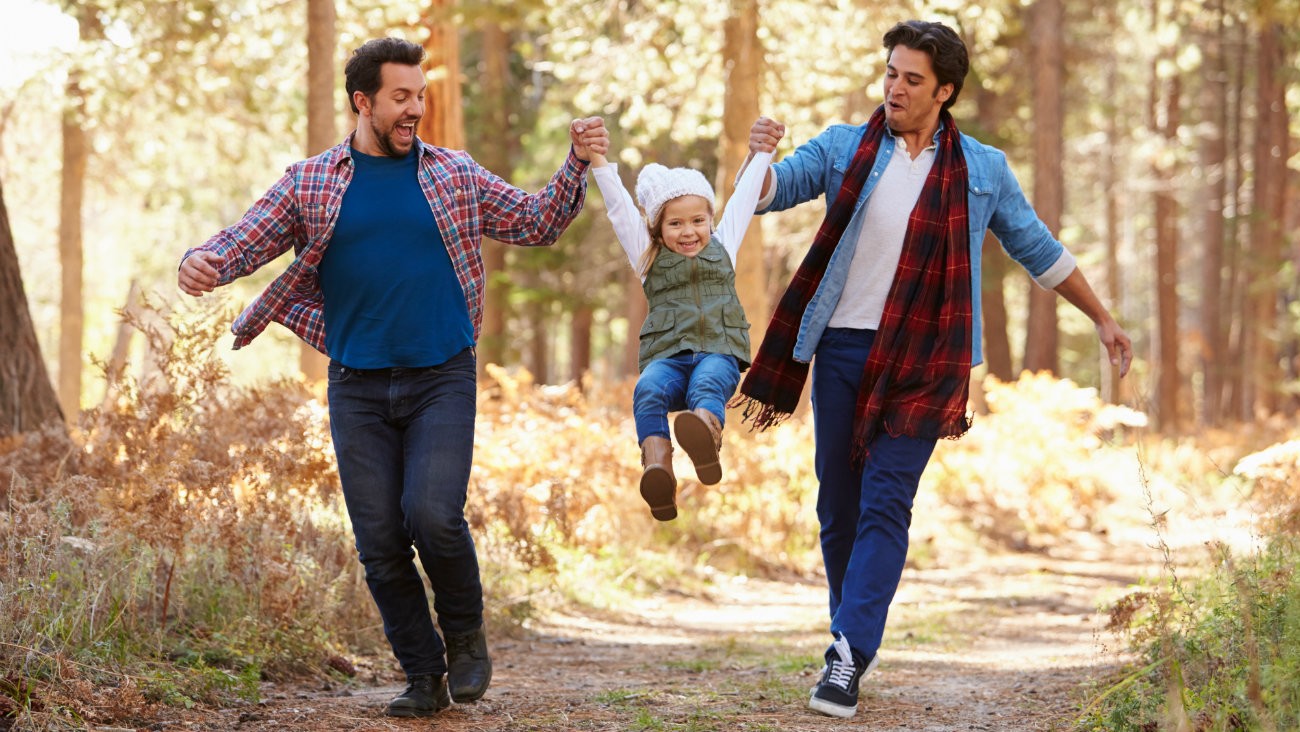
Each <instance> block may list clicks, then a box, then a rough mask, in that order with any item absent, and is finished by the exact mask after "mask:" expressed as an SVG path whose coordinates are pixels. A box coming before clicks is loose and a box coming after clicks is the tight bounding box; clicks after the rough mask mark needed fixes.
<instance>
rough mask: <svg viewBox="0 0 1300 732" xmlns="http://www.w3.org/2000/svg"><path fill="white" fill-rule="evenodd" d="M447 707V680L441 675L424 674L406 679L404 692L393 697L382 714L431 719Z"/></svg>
mask: <svg viewBox="0 0 1300 732" xmlns="http://www.w3.org/2000/svg"><path fill="white" fill-rule="evenodd" d="M449 706H451V696H450V695H449V694H447V680H446V679H445V678H444V677H443V675H442V674H424V675H422V676H412V677H410V678H408V679H407V683H406V691H403V692H402V693H401V694H398V695H397V696H395V697H393V700H392V701H390V702H388V709H386V710H385V711H384V713H385V714H387V715H388V716H390V717H432V716H433V715H434V714H436V713H437V712H439V711H441V710H443V709H446V708H447V707H449Z"/></svg>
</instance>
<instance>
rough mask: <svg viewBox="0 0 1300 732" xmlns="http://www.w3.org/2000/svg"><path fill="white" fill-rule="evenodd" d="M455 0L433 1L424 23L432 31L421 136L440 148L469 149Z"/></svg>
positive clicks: (429, 43)
mask: <svg viewBox="0 0 1300 732" xmlns="http://www.w3.org/2000/svg"><path fill="white" fill-rule="evenodd" d="M453 4H454V3H453V2H452V0H431V1H430V3H429V11H428V12H427V13H426V14H425V17H424V19H423V24H424V26H425V27H426V28H428V30H429V37H428V39H426V40H425V42H424V50H425V52H426V54H428V55H427V56H426V58H425V59H424V74H425V78H426V80H427V83H428V87H427V88H426V89H425V92H424V99H425V102H424V116H423V117H421V118H420V124H419V130H418V132H419V135H420V139H421V140H423V141H425V142H427V143H430V144H432V145H437V146H439V147H447V148H453V149H456V150H463V149H465V121H464V120H465V118H464V112H463V109H462V108H461V89H460V37H459V36H458V35H457V29H456V24H455V23H454V22H452V19H451V9H452V7H453Z"/></svg>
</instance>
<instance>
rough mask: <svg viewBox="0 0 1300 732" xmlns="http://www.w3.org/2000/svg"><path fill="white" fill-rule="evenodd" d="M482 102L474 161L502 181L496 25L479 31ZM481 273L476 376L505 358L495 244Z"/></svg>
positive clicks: (506, 310) (506, 44) (503, 90)
mask: <svg viewBox="0 0 1300 732" xmlns="http://www.w3.org/2000/svg"><path fill="white" fill-rule="evenodd" d="M482 37H483V74H482V87H483V99H482V100H481V103H482V104H483V105H484V106H485V107H486V110H485V113H484V115H483V116H484V123H485V126H486V127H487V128H488V130H489V134H488V135H487V139H489V140H494V141H495V143H494V144H488V145H483V146H482V149H480V150H476V151H475V155H476V156H477V159H478V161H479V162H480V163H482V164H483V166H484V167H485V168H487V169H488V170H490V171H492V172H493V173H496V174H497V175H500V176H503V177H507V176H509V175H510V173H511V172H512V170H513V168H514V165H513V163H512V161H511V149H512V147H513V146H512V145H510V144H507V142H506V141H507V140H512V139H513V137H514V133H513V132H512V131H511V129H510V103H511V100H510V45H511V44H510V35H509V34H508V33H507V32H506V31H505V29H504V28H502V27H501V25H500V24H499V23H492V22H488V23H485V24H484V26H483V33H482ZM483 268H484V272H485V274H486V276H487V284H486V288H487V289H486V291H485V293H484V300H483V329H482V333H481V334H480V336H479V346H478V349H479V350H478V353H479V359H478V362H479V370H480V375H481V374H482V369H483V367H484V366H486V365H487V364H489V363H495V364H501V363H504V362H505V357H506V346H507V343H506V335H505V334H506V320H507V318H508V317H509V314H510V304H509V298H510V282H509V280H508V279H506V278H505V277H504V275H503V273H504V272H505V269H506V247H505V245H503V244H501V243H500V242H497V241H492V240H484V241H483Z"/></svg>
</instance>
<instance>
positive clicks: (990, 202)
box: [759, 124, 1075, 365]
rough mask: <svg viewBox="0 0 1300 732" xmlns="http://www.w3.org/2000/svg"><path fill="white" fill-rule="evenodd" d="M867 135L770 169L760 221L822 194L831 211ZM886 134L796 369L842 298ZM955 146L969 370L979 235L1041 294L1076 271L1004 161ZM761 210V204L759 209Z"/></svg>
mask: <svg viewBox="0 0 1300 732" xmlns="http://www.w3.org/2000/svg"><path fill="white" fill-rule="evenodd" d="M866 129H867V125H866V124H861V125H833V126H831V127H829V128H828V129H827V130H826V131H825V132H823V133H821V134H820V135H818V136H817V137H815V138H813V139H812V140H809V141H808V142H806V143H804V144H803V145H800V146H799V148H798V149H797V150H795V151H794V153H792V154H791V155H790V156H788V157H786V158H785V159H784V160H782V161H781V162H779V163H777V164H775V165H773V166H772V172H773V175H774V179H773V184H774V186H773V188H774V190H773V191H772V192H770V193H769V194H768V197H769V198H771V203H770V204H768V206H767V207H766V208H760V210H759V213H767V212H769V211H783V210H785V209H787V208H791V207H793V206H796V205H798V204H800V203H803V202H804V201H811V200H812V199H814V198H817V197H818V196H821V195H822V194H826V209H827V211H829V210H830V206H831V204H832V203H833V202H834V199H835V195H836V194H838V193H839V191H840V185H841V184H842V183H843V182H844V173H845V171H846V170H848V167H849V163H850V161H852V159H853V154H854V153H855V152H856V151H857V149H858V144H859V143H860V142H861V141H862V135H863V134H864V133H865V132H866ZM886 132H887V134H886V135H885V136H884V138H883V139H882V140H881V142H880V150H879V153H878V154H877V155H876V162H875V165H874V166H873V167H872V169H871V174H870V175H869V176H868V177H867V181H866V184H865V185H864V186H863V187H862V195H861V196H860V197H859V198H858V203H857V206H855V207H854V209H853V218H852V219H850V220H849V224H848V227H847V228H846V229H845V230H844V236H843V237H842V238H841V240H840V241H841V246H838V247H836V249H835V253H834V254H833V255H832V256H831V260H830V262H829V263H828V264H827V268H826V269H827V271H826V273H825V275H824V276H823V277H822V281H821V284H819V285H818V287H817V291H816V292H815V293H814V294H813V297H812V300H811V301H809V303H808V308H807V310H805V311H804V314H803V320H802V321H801V322H800V325H799V336H798V339H797V341H796V342H795V348H794V357H795V359H796V360H798V361H803V362H809V361H811V360H812V357H813V353H814V352H816V350H817V343H818V341H819V340H821V336H822V332H823V331H825V330H826V324H827V323H829V322H830V319H831V315H832V314H833V313H834V312H835V307H836V305H838V304H839V301H840V295H841V294H842V293H843V292H844V286H845V281H846V279H847V278H848V273H849V263H850V262H851V261H852V260H853V252H854V250H855V249H856V242H857V240H858V236H859V234H860V233H861V231H862V221H863V218H864V213H865V212H866V208H867V207H866V202H867V197H868V196H870V195H871V191H872V190H873V189H874V188H875V185H876V182H877V181H878V180H879V179H880V176H881V175H882V174H883V173H884V170H885V167H886V166H887V165H888V164H889V159H890V158H891V157H892V156H893V154H894V146H895V144H896V140H895V138H894V136H893V134H892V133H889V132H888V130H886ZM938 139H939V134H938V132H936V133H935V136H934V140H935V142H936V143H937V142H938ZM961 146H962V153H963V155H964V156H965V158H966V169H967V171H968V176H969V186H968V188H969V194H968V205H969V220H970V261H971V292H972V293H974V294H975V297H972V298H971V299H972V303H971V305H972V308H973V317H972V319H971V327H972V328H973V329H974V332H973V333H972V336H973V337H972V339H971V356H972V359H971V363H972V365H978V364H980V363H981V362H983V360H984V348H983V339H982V337H981V334H982V333H983V329H982V327H981V323H982V320H981V316H982V310H983V308H982V307H981V299H982V298H980V297H979V296H978V295H979V292H980V269H981V267H980V254H981V252H982V251H983V244H984V232H985V231H986V230H989V231H992V232H993V235H994V236H996V237H997V238H998V240H999V241H1000V242H1002V248H1003V249H1005V250H1006V252H1007V254H1009V255H1011V258H1012V259H1014V260H1016V261H1017V262H1019V263H1020V265H1021V266H1022V267H1024V268H1025V269H1026V270H1028V271H1029V274H1030V275H1032V276H1033V278H1034V281H1035V282H1037V283H1038V284H1039V285H1040V286H1042V287H1043V288H1045V289H1052V288H1055V287H1056V286H1057V285H1059V284H1061V282H1062V281H1063V280H1065V278H1066V277H1068V276H1069V275H1070V273H1071V272H1073V271H1074V268H1075V260H1074V257H1073V256H1072V255H1071V254H1070V253H1069V252H1068V251H1066V249H1065V247H1064V246H1062V245H1061V243H1060V242H1059V241H1057V240H1056V238H1055V237H1053V236H1052V233H1051V231H1050V230H1048V228H1047V225H1046V224H1044V223H1043V222H1042V221H1041V220H1040V219H1039V218H1038V214H1036V213H1034V209H1033V207H1032V206H1030V205H1029V201H1028V200H1027V199H1026V198H1025V194H1024V192H1023V191H1021V190H1020V183H1019V182H1017V181H1016V177H1015V175H1014V174H1013V173H1012V172H1011V168H1010V167H1009V166H1008V165H1007V157H1006V155H1005V154H1004V153H1003V152H1002V151H1001V150H998V149H997V148H993V147H989V146H988V145H985V144H983V143H981V142H979V141H977V140H975V139H974V138H972V137H969V136H967V135H962V136H961ZM762 205H763V203H762V202H760V203H759V206H760V207H761V206H762Z"/></svg>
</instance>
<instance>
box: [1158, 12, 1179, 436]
mask: <svg viewBox="0 0 1300 732" xmlns="http://www.w3.org/2000/svg"><path fill="white" fill-rule="evenodd" d="M1164 22H1165V21H1164V20H1163V19H1161V18H1159V16H1157V19H1156V27H1160V26H1161V25H1162V24H1163V23H1164ZM1161 53H1162V55H1165V56H1166V60H1167V55H1168V54H1171V53H1172V51H1171V50H1169V49H1165V50H1162V52H1161ZM1158 69H1159V62H1158V61H1157V62H1156V66H1155V68H1154V69H1153V76H1152V78H1153V79H1154V80H1155V81H1153V83H1152V86H1151V94H1152V102H1151V119H1150V127H1151V130H1152V131H1153V132H1154V133H1155V134H1156V135H1157V136H1158V137H1159V138H1161V140H1162V142H1163V145H1164V147H1165V150H1166V151H1172V150H1173V149H1175V148H1176V146H1177V145H1178V144H1179V143H1178V126H1179V124H1180V123H1181V120H1180V105H1181V97H1182V79H1181V77H1180V76H1179V74H1178V72H1177V71H1176V70H1175V71H1173V72H1171V74H1172V75H1171V76H1169V78H1168V79H1162V78H1160V74H1159V72H1158ZM1151 174H1152V178H1153V179H1154V180H1155V181H1156V186H1157V187H1156V191H1155V200H1154V201H1153V203H1154V207H1155V261H1154V265H1155V273H1156V323H1157V329H1156V330H1157V336H1156V337H1157V341H1156V342H1157V358H1156V368H1157V371H1156V423H1157V425H1158V426H1159V428H1160V429H1161V430H1162V431H1164V432H1167V433H1177V432H1178V431H1179V429H1180V428H1181V420H1182V414H1181V403H1180V398H1181V396H1180V392H1181V387H1182V373H1181V368H1180V364H1179V344H1180V334H1179V332H1178V305H1179V303H1178V247H1179V241H1178V239H1179V235H1178V199H1177V197H1176V196H1175V186H1176V185H1177V184H1176V182H1175V181H1177V180H1178V168H1177V165H1176V163H1174V162H1173V155H1172V154H1157V155H1156V156H1155V157H1154V159H1153V161H1152V170H1151Z"/></svg>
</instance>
